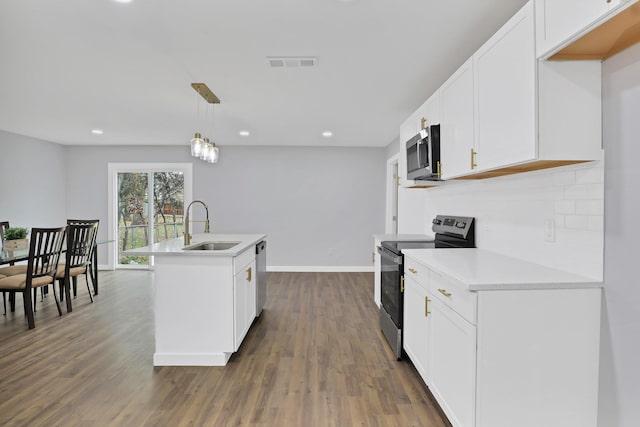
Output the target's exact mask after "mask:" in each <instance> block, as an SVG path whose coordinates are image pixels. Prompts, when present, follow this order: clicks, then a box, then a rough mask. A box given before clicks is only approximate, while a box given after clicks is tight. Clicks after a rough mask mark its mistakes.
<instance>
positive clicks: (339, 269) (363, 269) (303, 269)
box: [267, 265, 373, 273]
mask: <svg viewBox="0 0 640 427" xmlns="http://www.w3.org/2000/svg"><path fill="white" fill-rule="evenodd" d="M267 271H272V272H292V273H372V272H373V266H357V265H356V266H330V265H326V266H325V265H310V266H304V265H294V266H280V265H275V266H267Z"/></svg>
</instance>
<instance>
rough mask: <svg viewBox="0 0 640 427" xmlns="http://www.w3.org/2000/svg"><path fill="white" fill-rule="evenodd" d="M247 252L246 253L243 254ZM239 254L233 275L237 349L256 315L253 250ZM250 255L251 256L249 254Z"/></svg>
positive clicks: (234, 323)
mask: <svg viewBox="0 0 640 427" xmlns="http://www.w3.org/2000/svg"><path fill="white" fill-rule="evenodd" d="M247 252H249V254H248V255H246V256H243V255H244V254H246V253H247ZM247 252H244V253H243V254H241V255H240V256H239V262H238V265H236V266H235V269H234V271H235V274H234V277H233V302H234V307H235V311H234V322H233V334H234V347H235V351H238V348H240V344H242V340H243V339H244V337H245V335H247V332H248V331H249V328H250V327H251V324H252V323H253V319H255V317H256V261H255V255H254V252H253V250H250V251H247ZM249 255H252V256H249Z"/></svg>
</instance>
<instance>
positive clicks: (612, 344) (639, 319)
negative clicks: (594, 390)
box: [598, 44, 640, 427]
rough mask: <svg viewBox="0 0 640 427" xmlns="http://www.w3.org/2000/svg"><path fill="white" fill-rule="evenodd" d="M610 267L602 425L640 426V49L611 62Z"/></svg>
mask: <svg viewBox="0 0 640 427" xmlns="http://www.w3.org/2000/svg"><path fill="white" fill-rule="evenodd" d="M603 98H604V99H603V119H604V122H603V125H604V126H603V128H604V147H605V151H606V153H607V156H606V159H605V183H606V187H605V262H604V286H605V290H604V301H603V313H602V316H603V317H602V335H601V354H600V357H601V360H600V405H599V423H598V425H599V426H600V427H635V426H637V425H639V424H640V404H639V403H640V366H638V361H640V283H639V281H638V273H637V272H636V269H637V266H638V263H639V261H640V257H639V256H638V254H639V253H640V251H639V250H638V248H637V246H638V242H640V229H639V228H638V227H637V225H636V221H637V220H638V212H640V196H638V194H640V190H639V189H638V184H640V167H639V166H638V159H639V158H640V44H637V45H635V46H634V47H632V48H630V49H628V50H626V51H624V52H622V53H620V54H618V55H617V56H615V57H613V58H611V59H609V60H607V61H606V62H605V63H604V65H603Z"/></svg>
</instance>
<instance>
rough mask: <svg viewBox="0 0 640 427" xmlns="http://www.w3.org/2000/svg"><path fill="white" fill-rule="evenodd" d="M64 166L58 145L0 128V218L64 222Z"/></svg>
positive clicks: (33, 223) (36, 223) (31, 223)
mask: <svg viewBox="0 0 640 427" xmlns="http://www.w3.org/2000/svg"><path fill="white" fill-rule="evenodd" d="M65 165H66V162H65V154H64V147H62V146H61V145H58V144H54V143H51V142H47V141H42V140H39V139H35V138H30V137H26V136H22V135H16V134H14V133H9V132H5V131H2V130H0V183H1V184H0V221H9V222H10V223H11V225H12V226H15V227H27V228H31V227H57V226H61V225H64V224H65V223H66V216H65V215H66V214H65V199H66V188H65Z"/></svg>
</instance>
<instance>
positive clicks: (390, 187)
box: [385, 154, 400, 234]
mask: <svg viewBox="0 0 640 427" xmlns="http://www.w3.org/2000/svg"><path fill="white" fill-rule="evenodd" d="M399 159H400V154H396V155H395V156H393V157H391V158H389V159H388V160H387V208H386V214H385V233H386V234H398V185H399V182H400V180H399V178H398V161H399Z"/></svg>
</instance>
